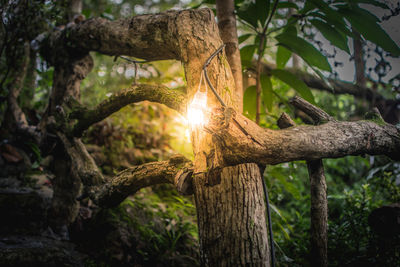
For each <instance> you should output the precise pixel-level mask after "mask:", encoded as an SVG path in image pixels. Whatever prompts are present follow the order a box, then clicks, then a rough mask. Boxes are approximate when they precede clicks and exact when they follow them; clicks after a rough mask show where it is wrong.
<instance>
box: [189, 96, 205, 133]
mask: <svg viewBox="0 0 400 267" xmlns="http://www.w3.org/2000/svg"><path fill="white" fill-rule="evenodd" d="M206 109H207V92H200V91H197V92H196V94H195V95H194V97H193V100H192V102H191V103H190V105H189V107H188V110H187V119H188V123H189V125H190V127H191V128H194V127H202V126H204V124H205V123H206V117H205V114H204V112H205V111H206Z"/></svg>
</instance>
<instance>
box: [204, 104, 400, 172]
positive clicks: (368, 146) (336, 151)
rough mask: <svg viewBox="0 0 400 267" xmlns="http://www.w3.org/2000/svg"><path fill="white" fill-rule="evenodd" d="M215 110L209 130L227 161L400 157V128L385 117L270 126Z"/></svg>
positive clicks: (221, 110) (264, 161)
mask: <svg viewBox="0 0 400 267" xmlns="http://www.w3.org/2000/svg"><path fill="white" fill-rule="evenodd" d="M213 114H214V116H213V121H212V122H211V124H210V126H209V131H210V132H212V133H213V135H214V141H215V142H216V146H218V148H219V149H220V151H221V152H220V154H221V155H223V159H224V161H225V164H227V165H234V164H238V163H243V162H256V163H258V164H265V165H267V164H278V163H282V162H289V161H293V160H316V159H321V158H338V157H343V156H346V155H363V154H370V155H378V154H379V155H382V154H383V155H387V156H389V157H391V158H393V159H399V158H400V152H399V151H400V130H399V129H397V128H396V127H395V126H393V125H390V124H385V123H383V122H381V121H377V122H376V123H375V122H373V121H356V122H335V121H330V122H327V123H325V124H322V125H319V126H309V125H302V126H296V127H290V128H288V129H283V130H270V129H262V128H260V127H259V126H258V125H257V124H255V123H254V122H252V121H251V120H249V119H247V118H245V117H244V116H242V115H240V114H235V115H233V116H234V117H235V119H236V122H237V123H234V122H232V121H230V123H227V118H226V111H224V109H222V108H221V109H217V110H215V111H214V113H213ZM243 129H244V131H243Z"/></svg>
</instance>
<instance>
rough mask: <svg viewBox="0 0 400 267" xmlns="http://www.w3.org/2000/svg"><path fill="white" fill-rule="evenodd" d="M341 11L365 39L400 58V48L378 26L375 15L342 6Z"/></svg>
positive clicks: (356, 8)
mask: <svg viewBox="0 0 400 267" xmlns="http://www.w3.org/2000/svg"><path fill="white" fill-rule="evenodd" d="M339 11H340V12H341V13H342V14H343V15H344V17H345V18H346V19H347V20H348V21H349V22H350V23H351V25H352V26H353V27H354V28H355V29H356V30H357V31H358V32H359V33H361V34H362V36H363V37H364V38H365V39H367V40H369V41H371V42H373V43H375V44H377V45H379V46H380V47H382V48H383V49H385V50H386V51H388V52H390V53H392V54H393V55H394V56H400V48H399V46H398V45H397V44H396V43H395V42H394V41H393V40H392V39H391V38H390V37H389V35H388V34H387V33H386V32H385V31H384V30H383V29H382V28H381V27H380V26H379V25H378V22H379V19H378V18H376V17H375V16H374V15H372V14H371V13H369V12H368V11H366V10H365V9H362V8H358V7H357V6H352V7H351V8H349V7H347V6H340V7H339Z"/></svg>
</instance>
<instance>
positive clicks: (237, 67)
mask: <svg viewBox="0 0 400 267" xmlns="http://www.w3.org/2000/svg"><path fill="white" fill-rule="evenodd" d="M216 10H217V17H218V28H219V34H220V36H221V39H222V41H223V42H224V44H225V45H226V46H225V53H226V57H227V58H228V62H229V66H230V67H231V70H232V75H233V78H234V79H235V88H236V89H235V93H236V97H237V99H243V76H242V63H241V61H240V52H239V42H238V35H237V29H236V16H235V5H234V1H233V0H217V1H216ZM236 109H237V110H238V111H239V112H243V103H242V102H241V101H239V102H238V103H237V106H236Z"/></svg>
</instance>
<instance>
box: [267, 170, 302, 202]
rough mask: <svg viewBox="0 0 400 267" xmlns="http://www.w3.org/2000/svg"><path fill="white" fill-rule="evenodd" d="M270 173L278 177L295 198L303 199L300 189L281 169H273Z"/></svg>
mask: <svg viewBox="0 0 400 267" xmlns="http://www.w3.org/2000/svg"><path fill="white" fill-rule="evenodd" d="M270 175H272V176H273V177H275V178H276V179H278V180H279V182H280V183H281V184H282V185H283V187H284V188H285V190H286V191H287V192H289V193H290V194H291V195H292V196H293V197H294V198H295V199H297V200H300V199H301V194H300V191H299V189H298V188H297V187H296V186H295V185H294V184H293V183H291V182H289V181H288V178H287V177H286V176H285V175H283V174H282V173H281V172H280V171H279V170H277V169H271V170H270Z"/></svg>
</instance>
